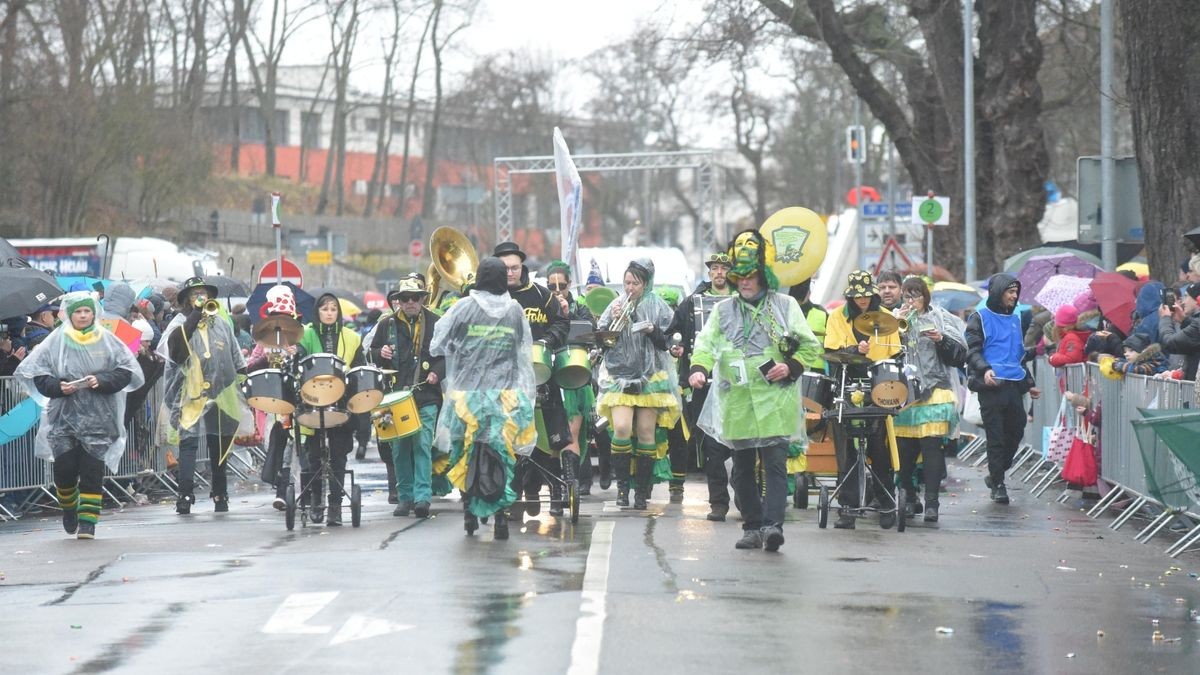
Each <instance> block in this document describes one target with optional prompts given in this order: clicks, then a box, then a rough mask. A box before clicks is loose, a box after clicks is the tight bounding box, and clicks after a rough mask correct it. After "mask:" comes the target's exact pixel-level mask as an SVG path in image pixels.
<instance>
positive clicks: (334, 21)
mask: <svg viewBox="0 0 1200 675" xmlns="http://www.w3.org/2000/svg"><path fill="white" fill-rule="evenodd" d="M327 1H328V3H329V4H328V8H327V10H328V14H329V42H330V48H331V49H330V60H331V65H332V67H333V77H334V80H333V88H334V102H333V135H332V139H331V143H330V148H329V153H330V154H329V158H328V159H327V160H326V163H325V175H324V178H323V180H322V181H321V194H320V197H319V198H318V200H317V213H318V214H321V213H325V209H326V208H328V206H329V190H330V188H331V187H332V189H333V190H334V196H335V198H336V200H337V205H336V213H337V215H339V216H340V215H342V212H343V211H344V210H345V207H346V186H345V181H344V176H345V171H346V128H347V119H348V118H349V116H350V107H349V105H348V103H347V100H346V94H347V90H348V89H349V87H350V66H351V63H352V59H353V57H354V46H355V44H356V42H357V41H358V30H359V17H360V16H361V12H360V8H359V0H327Z"/></svg>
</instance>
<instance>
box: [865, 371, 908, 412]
mask: <svg viewBox="0 0 1200 675" xmlns="http://www.w3.org/2000/svg"><path fill="white" fill-rule="evenodd" d="M871 401H873V402H874V403H875V405H877V406H879V407H880V408H902V407H904V404H905V403H907V402H908V378H907V377H905V376H904V367H903V366H902V365H901V363H900V362H899V361H896V360H894V359H888V360H885V361H876V362H875V363H874V365H872V366H871Z"/></svg>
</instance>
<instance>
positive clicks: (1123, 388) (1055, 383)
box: [959, 359, 1200, 557]
mask: <svg viewBox="0 0 1200 675" xmlns="http://www.w3.org/2000/svg"><path fill="white" fill-rule="evenodd" d="M1033 374H1034V380H1035V382H1036V384H1037V387H1038V388H1039V389H1040V390H1041V391H1042V396H1041V398H1039V399H1037V400H1036V401H1032V402H1031V415H1030V421H1029V423H1028V425H1027V426H1026V428H1025V436H1024V439H1023V443H1022V446H1021V448H1020V450H1018V452H1017V455H1016V457H1015V459H1014V461H1013V466H1012V468H1011V469H1010V470H1009V476H1010V478H1012V479H1018V480H1021V481H1022V482H1024V483H1026V484H1029V485H1032V487H1031V488H1030V492H1031V493H1032V494H1033V495H1034V496H1041V495H1042V494H1044V493H1046V492H1047V491H1048V490H1050V489H1051V488H1052V487H1054V488H1061V490H1062V491H1061V492H1060V493H1059V494H1058V496H1057V501H1059V502H1066V501H1067V500H1068V499H1069V498H1070V492H1069V491H1068V489H1067V487H1068V486H1067V484H1066V482H1065V481H1064V480H1063V479H1062V476H1061V473H1062V466H1061V464H1060V463H1059V462H1058V461H1052V460H1051V459H1050V458H1048V457H1047V454H1046V453H1047V450H1048V449H1047V448H1046V447H1045V442H1046V436H1045V434H1044V430H1045V429H1047V428H1051V427H1054V426H1055V424H1056V418H1057V417H1058V412H1059V406H1060V404H1061V403H1062V399H1063V397H1064V395H1065V392H1074V393H1077V394H1083V393H1085V392H1086V394H1087V396H1088V398H1089V399H1091V401H1092V404H1093V405H1097V406H1099V410H1100V427H1099V433H1098V438H1099V444H1100V453H1099V455H1100V477H1101V479H1102V480H1103V482H1104V483H1105V484H1107V486H1108V487H1109V490H1108V492H1107V493H1106V494H1104V495H1103V497H1102V498H1101V499H1100V501H1099V502H1097V503H1096V505H1095V506H1093V507H1092V509H1091V510H1090V511H1088V515H1089V516H1090V517H1092V518H1098V517H1100V516H1101V515H1103V514H1104V513H1106V512H1108V511H1110V510H1112V511H1114V512H1116V513H1117V515H1116V517H1115V519H1114V520H1113V521H1112V523H1110V524H1109V527H1110V528H1111V529H1113V530H1119V529H1121V528H1122V527H1123V526H1124V525H1125V524H1126V523H1128V522H1129V521H1130V520H1132V519H1134V518H1138V519H1139V520H1143V521H1147V523H1146V525H1145V526H1144V527H1143V528H1142V529H1141V530H1140V531H1139V532H1138V534H1137V536H1136V537H1135V539H1136V541H1139V542H1141V543H1147V542H1149V541H1150V540H1151V539H1153V538H1154V536H1155V535H1157V534H1158V533H1160V532H1162V531H1163V530H1164V529H1167V528H1168V527H1170V526H1172V525H1173V524H1175V525H1174V526H1175V527H1179V528H1182V531H1183V532H1184V533H1185V534H1184V535H1183V537H1181V538H1180V539H1178V540H1177V541H1175V542H1174V543H1173V544H1172V545H1171V546H1170V547H1169V548H1168V549H1167V550H1166V553H1167V554H1168V555H1170V556H1172V557H1174V556H1177V555H1179V554H1180V553H1183V552H1184V551H1185V550H1188V549H1189V548H1190V547H1191V546H1192V545H1194V544H1195V543H1197V542H1200V490H1196V489H1191V490H1177V491H1175V492H1174V493H1173V494H1175V495H1176V496H1175V497H1174V498H1173V499H1171V500H1165V501H1173V502H1175V503H1170V504H1164V503H1163V501H1164V500H1162V499H1159V498H1157V497H1155V496H1154V495H1152V494H1151V490H1150V487H1149V486H1150V485H1151V484H1154V485H1177V484H1178V482H1179V481H1180V480H1181V475H1182V474H1187V475H1186V477H1184V478H1183V480H1188V481H1190V485H1191V486H1192V487H1194V486H1195V481H1196V477H1195V476H1193V475H1191V474H1190V473H1187V472H1186V470H1185V469H1184V468H1183V467H1182V465H1181V464H1180V463H1179V461H1178V460H1177V459H1175V458H1174V457H1173V455H1172V453H1171V452H1170V451H1169V450H1168V449H1167V448H1166V447H1165V446H1163V445H1161V444H1159V445H1158V446H1156V447H1155V448H1154V449H1152V450H1151V452H1152V453H1153V455H1154V457H1153V459H1152V465H1153V471H1154V474H1153V475H1150V476H1148V475H1147V473H1146V462H1144V461H1143V459H1142V449H1141V447H1140V446H1139V444H1138V439H1137V437H1136V435H1135V429H1134V422H1135V421H1140V420H1142V414H1141V413H1140V412H1139V409H1146V408H1150V409H1161V410H1176V409H1193V410H1194V409H1195V408H1196V403H1197V402H1196V396H1195V383H1194V382H1190V381H1178V380H1165V379H1158V378H1152V377H1147V376H1144V375H1127V376H1125V377H1124V378H1121V379H1116V380H1114V379H1109V378H1106V377H1104V376H1103V375H1102V374H1101V373H1100V368H1099V367H1098V366H1097V365H1096V364H1094V363H1088V364H1075V365H1071V366H1067V367H1065V368H1054V367H1052V366H1050V364H1049V362H1047V361H1046V360H1045V359H1038V360H1037V361H1036V362H1034V364H1033ZM1068 414H1069V415H1072V416H1073V415H1075V410H1074V408H1073V407H1071V406H1068ZM959 458H960V459H962V460H964V461H967V462H970V463H972V464H973V465H975V466H979V465H981V464H983V463H984V462H986V461H987V448H986V439H985V438H984V435H983V434H982V433H979V434H978V436H977V438H976V440H974V441H973V442H971V443H968V444H967V445H966V446H964V447H963V449H962V451H961V452H960V453H959ZM1179 495H1183V496H1184V498H1182V499H1181V498H1180V497H1179Z"/></svg>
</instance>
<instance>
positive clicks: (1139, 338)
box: [1121, 333, 1150, 353]
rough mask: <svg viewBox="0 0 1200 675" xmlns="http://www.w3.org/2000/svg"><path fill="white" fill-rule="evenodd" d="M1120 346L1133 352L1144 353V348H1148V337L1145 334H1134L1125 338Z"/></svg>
mask: <svg viewBox="0 0 1200 675" xmlns="http://www.w3.org/2000/svg"><path fill="white" fill-rule="evenodd" d="M1121 346H1123V347H1126V348H1128V349H1132V350H1133V351H1135V352H1139V353H1140V352H1144V351H1146V347H1149V346H1150V336H1149V335H1146V334H1145V333H1134V334H1133V335H1130V336H1129V337H1127V338H1125V341H1124V342H1122V343H1121Z"/></svg>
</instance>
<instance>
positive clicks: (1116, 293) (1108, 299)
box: [1091, 272, 1138, 335]
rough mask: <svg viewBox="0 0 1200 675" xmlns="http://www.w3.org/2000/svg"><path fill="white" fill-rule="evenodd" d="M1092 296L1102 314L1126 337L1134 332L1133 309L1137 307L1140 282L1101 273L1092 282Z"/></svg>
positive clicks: (1123, 276)
mask: <svg viewBox="0 0 1200 675" xmlns="http://www.w3.org/2000/svg"><path fill="white" fill-rule="evenodd" d="M1091 287H1092V295H1094V296H1096V302H1097V304H1099V305H1100V313H1101V314H1103V315H1104V318H1106V319H1108V320H1109V321H1111V322H1112V324H1113V326H1116V328H1117V329H1118V330H1120V331H1121V333H1122V334H1124V335H1129V332H1130V331H1132V330H1133V309H1134V307H1135V306H1136V305H1137V289H1138V282H1136V281H1134V280H1133V279H1130V278H1129V277H1127V276H1125V275H1124V274H1117V273H1116V272H1101V273H1100V274H1097V275H1096V278H1095V279H1092V282H1091Z"/></svg>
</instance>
